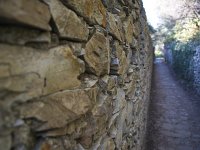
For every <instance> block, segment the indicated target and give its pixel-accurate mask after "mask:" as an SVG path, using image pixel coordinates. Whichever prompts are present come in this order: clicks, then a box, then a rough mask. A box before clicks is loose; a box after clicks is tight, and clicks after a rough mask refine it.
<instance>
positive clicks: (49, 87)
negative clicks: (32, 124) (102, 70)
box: [0, 44, 84, 100]
mask: <svg viewBox="0 0 200 150" xmlns="http://www.w3.org/2000/svg"><path fill="white" fill-rule="evenodd" d="M0 49H1V51H0V72H4V73H3V74H2V75H1V77H2V78H1V80H0V90H7V91H10V92H16V95H15V96H14V97H12V98H11V97H10V98H9V99H10V100H11V99H18V100H27V99H30V98H33V97H37V96H41V95H46V94H50V93H54V92H57V91H59V90H65V89H74V88H77V87H79V86H80V81H79V80H78V79H77V77H78V76H79V75H80V73H82V72H84V64H83V62H82V61H80V60H79V59H78V58H77V57H76V56H74V55H73V53H72V50H71V48H69V47H68V46H67V45H65V46H60V47H55V48H52V49H50V50H49V51H43V50H37V49H33V48H27V47H21V46H9V45H3V44H1V45H0Z"/></svg>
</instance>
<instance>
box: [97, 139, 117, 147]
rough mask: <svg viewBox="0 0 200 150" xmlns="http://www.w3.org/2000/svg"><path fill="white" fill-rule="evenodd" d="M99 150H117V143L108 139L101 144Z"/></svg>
mask: <svg viewBox="0 0 200 150" xmlns="http://www.w3.org/2000/svg"><path fill="white" fill-rule="evenodd" d="M97 150H115V143H114V141H113V139H111V138H109V137H107V138H104V140H103V141H102V142H101V145H100V147H99V148H98V149H97Z"/></svg>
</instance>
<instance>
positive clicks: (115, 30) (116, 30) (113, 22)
mask: <svg viewBox="0 0 200 150" xmlns="http://www.w3.org/2000/svg"><path fill="white" fill-rule="evenodd" d="M108 18H109V21H108V25H109V32H110V33H111V34H112V35H113V36H114V37H115V38H117V39H118V40H119V41H122V38H121V34H120V31H122V28H120V26H119V25H118V23H119V22H120V19H119V17H117V16H115V15H114V14H111V13H109V12H108Z"/></svg>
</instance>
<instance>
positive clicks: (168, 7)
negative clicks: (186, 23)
mask: <svg viewBox="0 0 200 150" xmlns="http://www.w3.org/2000/svg"><path fill="white" fill-rule="evenodd" d="M142 1H143V5H144V8H145V10H146V15H147V18H148V21H149V23H150V24H151V25H152V26H153V27H154V28H156V27H158V24H159V23H162V20H161V19H159V18H160V17H161V14H162V15H168V16H172V17H175V16H176V15H177V13H178V12H179V11H180V10H179V8H180V6H181V3H183V2H182V0H142Z"/></svg>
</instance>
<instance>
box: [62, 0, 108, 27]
mask: <svg viewBox="0 0 200 150" xmlns="http://www.w3.org/2000/svg"><path fill="white" fill-rule="evenodd" d="M62 1H63V3H64V4H66V5H67V6H69V7H70V8H72V9H73V10H74V11H75V12H76V13H77V14H79V15H80V16H82V17H84V18H85V19H86V20H87V21H89V23H91V24H99V25H102V26H103V27H106V9H105V8H104V6H103V4H102V2H101V0H81V1H80V0H62Z"/></svg>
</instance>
